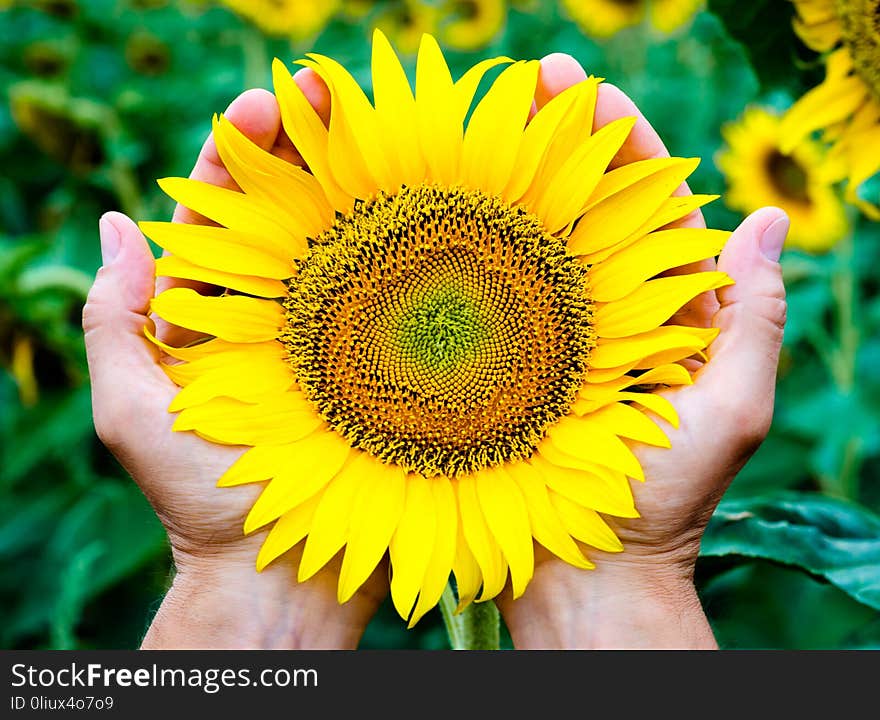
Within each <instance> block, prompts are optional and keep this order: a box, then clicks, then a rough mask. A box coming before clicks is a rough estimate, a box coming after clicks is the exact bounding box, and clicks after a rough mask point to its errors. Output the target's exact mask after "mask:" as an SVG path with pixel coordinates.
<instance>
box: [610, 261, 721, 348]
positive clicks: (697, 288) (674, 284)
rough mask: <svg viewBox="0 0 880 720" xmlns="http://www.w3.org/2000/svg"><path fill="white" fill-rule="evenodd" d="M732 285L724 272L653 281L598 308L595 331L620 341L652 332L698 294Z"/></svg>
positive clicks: (694, 274)
mask: <svg viewBox="0 0 880 720" xmlns="http://www.w3.org/2000/svg"><path fill="white" fill-rule="evenodd" d="M732 284H733V280H731V279H730V277H729V276H728V275H726V274H725V273H723V272H702V273H692V274H690V275H678V276H674V277H664V278H658V279H657V280H650V281H648V282H646V283H643V284H642V285H641V286H640V287H639V288H638V289H637V290H635V291H633V292H632V293H630V294H629V295H626V296H625V297H623V298H621V299H620V300H617V301H614V302H609V303H604V304H599V305H597V306H596V310H595V312H594V314H593V319H594V322H595V327H596V332H597V333H598V334H599V336H600V337H603V338H620V337H625V336H627V335H636V334H638V333H643V332H647V331H648V330H653V329H654V328H656V327H658V326H659V325H661V324H662V323H664V322H665V321H666V320H668V319H669V318H670V317H672V315H673V314H674V313H675V312H677V311H678V310H679V309H681V308H682V307H683V306H684V305H685V304H687V303H688V302H689V301H691V300H693V299H694V298H695V297H697V295H700V294H702V293H704V292H708V291H709V290H716V289H717V288H721V287H725V286H727V285H732Z"/></svg>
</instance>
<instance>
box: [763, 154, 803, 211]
mask: <svg viewBox="0 0 880 720" xmlns="http://www.w3.org/2000/svg"><path fill="white" fill-rule="evenodd" d="M767 174H768V175H769V176H770V179H771V181H772V182H773V185H774V187H775V188H776V190H777V191H778V192H779V194H780V195H782V196H783V197H784V198H787V199H788V200H792V201H793V202H802V203H805V202H809V200H810V196H809V193H808V186H809V177H808V175H807V171H806V170H805V169H804V167H803V166H802V165H801V164H800V163H799V162H798V161H797V160H795V158H793V157H792V156H791V155H784V154H783V153H781V152H779V151H778V150H773V151H772V152H770V154H769V155H768V156H767Z"/></svg>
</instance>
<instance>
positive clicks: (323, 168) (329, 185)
mask: <svg viewBox="0 0 880 720" xmlns="http://www.w3.org/2000/svg"><path fill="white" fill-rule="evenodd" d="M272 79H273V82H274V84H275V95H276V96H277V97H278V106H279V107H280V108H281V122H282V123H283V124H284V131H285V132H286V133H287V136H288V137H289V138H290V140H291V141H292V142H293V144H294V146H295V147H296V149H297V151H298V152H299V154H300V155H302V158H303V160H305V162H306V165H308V167H309V172H311V173H312V175H314V176H315V178H317V180H318V182H319V183H321V187H322V188H323V189H324V193H325V195H326V196H327V199H328V200H329V201H330V204H331V205H332V206H333V207H334V208H335V209H336V210H339V211H340V212H343V213H347V212H349V211H350V210H351V209H352V207H353V203H354V198H353V196H352V195H350V194H348V193H346V192H345V191H344V190H342V188H341V187H340V186H339V183H337V182H336V180H335V178H334V177H333V173H332V172H331V169H330V160H329V157H328V153H327V147H328V143H329V133H328V132H327V128H325V127H324V124H323V123H322V122H321V118H320V117H318V114H317V113H316V112H315V109H314V108H313V107H312V106H311V104H310V103H309V101H308V98H306V96H305V95H304V94H303V91H302V90H300V89H299V86H298V85H297V84H296V83H295V82H294V81H293V77H291V75H290V73H289V72H288V70H287V68H286V67H285V66H284V63H283V62H281V61H280V60H278V59H277V58H276V59H275V60H274V61H273V62H272Z"/></svg>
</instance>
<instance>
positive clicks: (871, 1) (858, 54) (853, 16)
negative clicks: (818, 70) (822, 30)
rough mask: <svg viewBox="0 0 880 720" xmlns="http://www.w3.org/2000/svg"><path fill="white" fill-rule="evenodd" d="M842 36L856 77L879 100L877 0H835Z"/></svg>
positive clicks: (879, 0) (879, 8)
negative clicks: (857, 75)
mask: <svg viewBox="0 0 880 720" xmlns="http://www.w3.org/2000/svg"><path fill="white" fill-rule="evenodd" d="M836 3H837V15H838V17H839V18H840V21H841V25H842V31H843V40H844V42H845V43H846V45H847V47H848V48H849V51H850V55H852V59H853V65H854V66H855V69H856V72H857V73H858V74H859V77H861V78H862V80H864V81H865V84H866V85H867V86H868V87H869V88H870V89H871V92H872V93H873V95H874V97H875V98H876V99H878V100H880V0H836Z"/></svg>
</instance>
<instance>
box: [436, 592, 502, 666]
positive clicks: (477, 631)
mask: <svg viewBox="0 0 880 720" xmlns="http://www.w3.org/2000/svg"><path fill="white" fill-rule="evenodd" d="M457 606H458V602H457V601H456V599H455V591H454V590H453V589H452V585H451V584H450V585H447V586H446V589H445V590H444V591H443V595H442V597H441V598H440V612H441V613H442V614H443V622H444V623H445V624H446V632H447V633H448V634H449V644H450V645H451V646H452V649H453V650H498V648H499V647H500V642H501V619H500V616H499V614H498V608H497V607H495V603H493V602H492V601H491V600H487V601H486V602H481V603H471V604H470V605H468V606H467V607H466V608H465V609H464V610H462V611H461V612H460V613H457V614H456V612H455V609H456V607H457Z"/></svg>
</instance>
